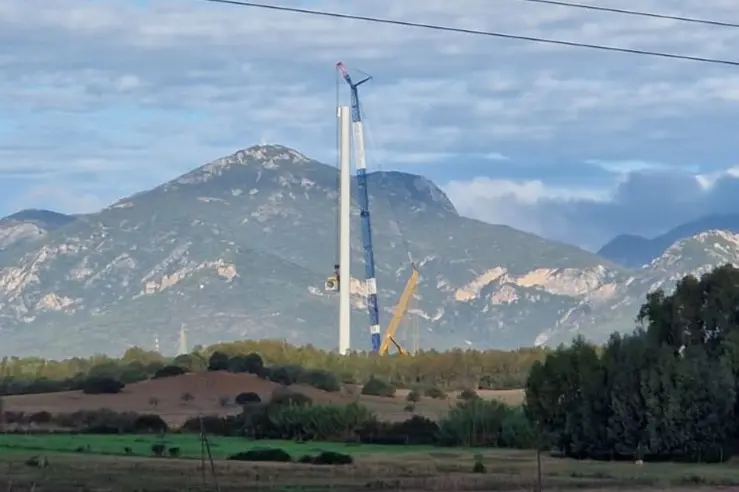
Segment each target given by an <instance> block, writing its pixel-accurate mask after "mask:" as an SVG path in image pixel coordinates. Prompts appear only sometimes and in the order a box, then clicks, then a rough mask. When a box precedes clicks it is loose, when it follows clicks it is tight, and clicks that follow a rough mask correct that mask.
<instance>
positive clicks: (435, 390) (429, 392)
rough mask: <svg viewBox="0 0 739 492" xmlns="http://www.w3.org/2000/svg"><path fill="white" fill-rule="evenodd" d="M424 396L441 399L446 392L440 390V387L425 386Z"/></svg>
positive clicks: (444, 396)
mask: <svg viewBox="0 0 739 492" xmlns="http://www.w3.org/2000/svg"><path fill="white" fill-rule="evenodd" d="M424 393H425V394H426V396H428V397H429V398H433V399H435V400H443V399H444V398H446V393H444V391H442V390H441V388H439V387H437V386H431V387H430V388H426V391H424Z"/></svg>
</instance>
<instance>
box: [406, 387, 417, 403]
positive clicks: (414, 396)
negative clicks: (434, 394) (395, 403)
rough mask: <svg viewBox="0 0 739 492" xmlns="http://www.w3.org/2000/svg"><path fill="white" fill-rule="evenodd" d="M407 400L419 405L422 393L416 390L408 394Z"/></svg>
mask: <svg viewBox="0 0 739 492" xmlns="http://www.w3.org/2000/svg"><path fill="white" fill-rule="evenodd" d="M405 399H406V401H409V402H411V403H417V402H419V401H421V392H420V391H418V390H417V389H415V388H414V389H412V390H411V391H410V392H409V393H408V396H406V397H405Z"/></svg>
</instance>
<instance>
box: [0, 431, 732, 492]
mask: <svg viewBox="0 0 739 492" xmlns="http://www.w3.org/2000/svg"><path fill="white" fill-rule="evenodd" d="M210 441H211V446H212V450H213V454H214V458H215V460H216V463H215V467H216V469H217V475H218V477H219V478H218V480H219V486H220V488H221V490H222V491H234V492H235V491H237V490H245V488H249V487H260V488H262V489H263V490H293V491H308V490H311V491H318V490H322V491H323V490H342V491H343V490H346V491H349V490H359V489H368V490H373V489H377V490H381V489H384V490H387V489H392V490H406V491H421V490H424V491H426V490H445V491H454V490H478V491H484V490H497V491H514V490H516V491H520V490H532V485H533V483H534V482H533V481H534V480H535V478H534V477H536V458H535V453H534V452H532V451H526V450H504V449H497V450H491V449H477V450H464V449H452V448H436V447H422V446H380V445H351V444H340V443H316V442H309V443H302V444H301V443H296V442H292V441H250V440H247V439H244V438H237V437H211V438H210ZM160 442H163V443H164V444H166V446H167V447H178V448H180V453H181V457H182V458H186V459H171V458H153V457H151V446H152V444H155V443H160ZM127 447H128V448H131V450H132V451H133V455H134V456H130V455H129V456H122V455H124V453H125V451H124V449H125V448H127ZM254 447H279V448H282V449H284V450H285V451H287V452H288V453H290V454H291V455H293V457H295V458H298V457H300V456H302V455H306V454H316V453H317V452H319V451H339V452H343V453H347V454H351V455H353V456H354V457H355V464H354V465H351V466H313V465H302V464H296V463H287V464H284V463H245V462H232V461H221V460H222V459H223V458H226V457H227V456H229V455H231V454H234V453H236V452H239V451H245V450H248V449H250V448H254ZM478 453H480V454H481V455H482V460H483V463H484V464H485V466H486V473H485V474H473V473H472V464H473V454H478ZM34 455H36V456H38V455H44V456H47V457H48V459H49V462H50V467H49V468H47V469H39V468H32V467H29V466H27V465H26V464H25V461H26V460H27V459H28V458H29V457H30V456H34ZM197 458H200V440H199V437H198V436H197V435H187V434H172V435H168V436H166V438H164V439H162V440H160V439H159V438H158V437H157V436H152V435H138V436H137V435H63V434H37V435H19V434H6V435H2V436H0V468H2V469H3V470H4V471H6V472H7V476H8V478H9V479H12V481H13V483H14V484H16V486H18V487H19V488H17V489H13V490H30V489H31V488H32V487H36V490H37V491H38V492H41V491H44V490H53V491H55V492H56V491H63V492H67V491H69V492H72V491H78V490H116V491H117V492H127V491H137V492H165V491H174V490H177V491H178V492H181V491H188V490H189V491H195V490H214V489H213V486H212V484H210V485H209V484H208V483H206V484H205V485H203V480H204V479H205V480H206V482H207V480H208V474H209V473H210V467H206V471H205V474H204V472H203V470H202V468H201V466H200V460H199V459H197ZM737 464H739V463H737V462H733V463H726V464H717V465H702V464H671V463H665V464H650V463H648V464H644V465H636V464H634V463H605V462H592V461H579V462H578V461H573V460H565V459H554V458H550V457H548V456H544V457H543V460H542V476H543V484H544V485H546V487H545V490H573V489H578V490H593V491H595V490H604V489H612V490H614V489H617V490H623V491H644V490H647V489H651V490H674V489H675V488H676V487H679V488H681V489H683V490H691V491H696V490H700V489H701V487H706V489H705V490H715V487H717V486H739V466H737ZM21 485H26V486H28V488H27V489H24V488H23V487H21ZM44 486H45V488H44Z"/></svg>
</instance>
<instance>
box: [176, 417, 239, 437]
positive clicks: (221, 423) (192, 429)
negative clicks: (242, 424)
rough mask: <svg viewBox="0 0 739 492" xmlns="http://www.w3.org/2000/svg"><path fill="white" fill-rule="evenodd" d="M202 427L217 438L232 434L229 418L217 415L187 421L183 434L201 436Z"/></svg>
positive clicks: (183, 426)
mask: <svg viewBox="0 0 739 492" xmlns="http://www.w3.org/2000/svg"><path fill="white" fill-rule="evenodd" d="M201 427H202V430H203V431H205V432H206V433H207V434H214V435H216V436H229V435H231V434H232V432H231V426H230V424H229V420H228V418H225V417H219V416H217V415H204V416H203V417H193V418H191V419H187V420H186V421H185V423H184V424H182V427H181V430H182V431H183V432H188V433H196V434H199V433H200V430H201Z"/></svg>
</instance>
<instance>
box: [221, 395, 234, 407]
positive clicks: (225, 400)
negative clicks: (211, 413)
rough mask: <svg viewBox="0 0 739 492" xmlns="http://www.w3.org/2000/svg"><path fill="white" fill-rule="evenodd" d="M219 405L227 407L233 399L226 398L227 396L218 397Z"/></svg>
mask: <svg viewBox="0 0 739 492" xmlns="http://www.w3.org/2000/svg"><path fill="white" fill-rule="evenodd" d="M218 403H219V404H220V405H221V406H222V407H227V406H228V405H229V404H230V403H231V397H230V396H226V395H223V396H219V397H218Z"/></svg>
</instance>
